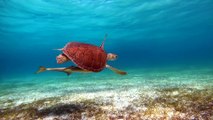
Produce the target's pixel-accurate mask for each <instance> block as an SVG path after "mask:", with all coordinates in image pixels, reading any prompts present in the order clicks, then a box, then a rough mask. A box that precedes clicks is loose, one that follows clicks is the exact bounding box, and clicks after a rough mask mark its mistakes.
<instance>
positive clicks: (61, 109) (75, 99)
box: [0, 69, 213, 120]
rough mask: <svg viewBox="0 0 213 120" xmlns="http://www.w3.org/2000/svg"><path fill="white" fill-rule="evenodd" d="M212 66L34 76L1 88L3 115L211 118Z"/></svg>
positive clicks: (97, 119) (37, 119)
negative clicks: (42, 79) (41, 79)
mask: <svg viewBox="0 0 213 120" xmlns="http://www.w3.org/2000/svg"><path fill="white" fill-rule="evenodd" d="M137 71H138V70H137ZM212 71H213V70H212V69H202V70H181V71H178V72H174V71H173V72H171V71H170V72H168V71H167V72H165V71H164V72H157V71H151V72H146V73H145V74H143V75H142V74H138V73H137V74H136V73H135V74H130V75H129V76H128V77H123V78H122V80H119V79H121V78H119V76H117V77H114V78H110V80H104V81H97V80H94V81H89V82H88V80H87V82H85V81H79V82H78V83H75V84H74V83H72V82H73V81H63V80H62V81H59V82H57V84H56V83H52V81H51V82H50V81H49V82H46V83H40V85H38V82H35V84H32V85H30V86H31V87H29V83H28V82H27V85H28V86H26V84H21V85H20V84H19V85H20V86H25V87H20V86H19V85H17V86H16V89H15V87H14V90H13V92H11V91H8V90H7V89H5V90H4V91H2V92H4V94H3V93H2V94H1V97H0V107H1V108H0V120H13V119H14V120H19V119H20V120H212V119H213V74H211V73H212ZM131 72H132V73H134V71H130V73H131ZM108 77H109V76H108ZM33 79H35V78H33ZM56 79H59V78H56ZM90 79H92V78H90ZM95 79H99V78H98V77H97V78H95ZM105 79H107V76H106V77H105ZM112 79H113V80H112ZM59 83H60V84H59ZM8 84H9V83H8ZM8 84H6V83H4V84H2V86H3V85H4V86H5V85H8ZM41 84H42V85H43V84H45V85H44V86H41ZM39 86H40V88H39ZM68 86H69V87H68ZM70 86H72V88H70ZM50 87H51V89H50ZM21 88H22V90H20V91H21V93H20V94H18V90H19V89H21ZM45 90H46V91H45ZM14 91H15V92H14Z"/></svg>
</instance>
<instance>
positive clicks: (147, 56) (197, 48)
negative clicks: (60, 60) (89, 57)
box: [0, 0, 213, 119]
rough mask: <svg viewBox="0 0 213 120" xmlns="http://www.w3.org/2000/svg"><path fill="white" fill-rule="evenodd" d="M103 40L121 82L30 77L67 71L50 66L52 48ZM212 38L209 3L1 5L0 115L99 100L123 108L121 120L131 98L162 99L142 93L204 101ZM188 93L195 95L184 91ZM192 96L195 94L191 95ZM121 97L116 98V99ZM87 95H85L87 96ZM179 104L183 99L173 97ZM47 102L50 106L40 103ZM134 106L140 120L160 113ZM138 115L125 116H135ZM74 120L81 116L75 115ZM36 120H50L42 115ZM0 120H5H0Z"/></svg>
mask: <svg viewBox="0 0 213 120" xmlns="http://www.w3.org/2000/svg"><path fill="white" fill-rule="evenodd" d="M105 34H108V37H107V39H106V43H105V47H104V48H105V50H106V52H108V53H115V54H117V55H118V59H117V60H115V61H112V62H108V64H110V65H111V66H113V67H115V68H119V69H121V70H124V71H126V72H127V73H128V74H127V75H126V76H120V75H116V74H114V73H113V72H111V71H110V70H104V71H102V72H100V73H89V74H81V73H74V74H72V75H70V76H66V74H64V73H60V72H44V73H41V74H34V73H35V71H37V70H38V67H39V66H45V67H67V66H70V65H74V64H73V63H71V62H68V63H66V64H60V65H59V64H57V63H56V56H57V55H58V54H60V51H56V50H53V49H58V48H62V47H64V45H65V44H66V43H68V42H73V41H78V42H84V43H89V44H94V45H96V46H100V45H101V43H102V41H103V39H104V36H105ZM212 34H213V1H212V0H193V1H182V0H149V1H141V0H126V1H123V0H114V1H113V0H84V1H82V0H51V1H48V0H1V1H0V45H1V47H0V86H1V87H0V95H1V96H0V113H1V114H4V115H6V113H7V114H8V111H7V110H8V109H9V110H14V107H19V108H20V109H21V108H22V107H21V106H19V105H23V104H27V105H28V104H29V106H31V103H32V104H33V105H34V104H35V102H36V101H38V100H43V101H45V102H44V103H45V105H46V104H48V105H47V106H46V107H47V108H48V107H51V106H54V105H55V104H56V103H57V104H58V103H64V104H65V103H66V104H68V103H69V104H70V102H71V103H73V101H79V99H80V101H81V100H82V99H83V100H91V99H92V100H93V99H96V98H97V97H100V96H101V97H100V98H101V100H99V102H100V101H105V102H103V104H104V105H105V106H107V105H108V104H105V103H106V101H108V102H109V103H110V104H113V105H114V107H115V109H113V110H115V111H116V110H117V111H122V110H123V109H124V108H125V110H123V111H126V113H128V112H129V111H128V110H127V109H126V108H128V107H129V106H130V105H131V104H129V103H131V102H132V101H134V100H136V101H137V100H138V99H137V98H135V96H140V97H139V98H144V99H142V100H141V101H143V102H144V101H145V98H147V96H149V98H150V99H149V100H150V101H151V100H154V99H155V98H157V97H156V96H160V95H161V92H162V91H161V92H159V91H157V92H156V91H152V92H151V93H149V92H150V91H151V90H154V89H155V90H156V89H157V90H158V89H163V88H166V87H169V90H170V88H175V89H174V90H173V89H172V90H171V91H172V92H171V94H172V95H173V94H174V95H176V94H179V93H184V94H187V95H189V96H190V95H191V96H196V95H198V93H199V92H200V91H201V93H202V95H203V94H206V93H205V92H203V91H202V90H203V89H207V88H208V89H207V91H208V90H209V91H208V94H206V96H204V97H201V98H200V101H202V100H204V99H205V98H209V96H208V95H209V94H210V93H212V92H213V84H212V83H213V82H212V81H213V79H212V78H213V76H212V73H213V36H212ZM180 88H181V89H180ZM189 88H190V90H191V89H192V91H193V92H192V93H195V94H196V95H195V94H192V93H191V92H189V91H190V90H189ZM141 90H142V91H143V92H144V96H143V95H142V97H141V92H138V91H141ZM181 90H183V91H181ZM184 90H185V91H184ZM187 90H189V91H187ZM197 90H200V91H199V92H198V93H197ZM125 91H126V93H125ZM148 91H149V92H148ZM120 92H121V95H119V94H118V93H120ZM158 92H159V94H158ZM166 92H168V91H166ZM87 93H89V96H86V95H87ZM107 93H109V95H107ZM133 93H134V94H133ZM136 93H137V94H136ZM90 94H91V95H90ZM103 94H104V95H106V96H102V95H103ZM20 95H21V96H20ZM125 95H127V96H128V97H126V96H125ZM132 95H133V96H132ZM134 95H135V96H134ZM181 95H182V94H181ZM199 95H201V94H199ZM202 95H201V96H202ZM112 96H114V97H113V100H112V99H111V98H112ZM150 96H151V97H150ZM161 96H162V95H161ZM119 98H121V99H122V100H121V99H119ZM178 98H179V99H180V101H181V100H184V98H182V97H180V96H178ZM46 99H48V100H49V99H51V100H49V102H47V101H48V100H46ZM58 99H60V100H58ZM168 99H169V98H168ZM149 100H147V101H149ZM187 100H188V99H187ZM190 100H191V99H190ZM52 101H54V102H52ZM55 101H57V102H55ZM67 101H69V102H67ZM112 101H114V102H112ZM116 101H117V102H116ZM138 101H139V100H138ZM138 101H137V103H140V105H139V106H134V105H133V106H134V108H142V107H143V109H142V110H141V109H140V110H141V111H142V112H141V111H140V110H139V111H140V112H139V113H140V115H141V114H142V115H144V114H145V112H146V110H149V111H158V110H159V111H162V110H160V109H158V110H153V109H154V108H156V109H157V108H159V106H155V107H152V109H151V108H150V109H149V108H147V106H146V105H145V104H142V102H138ZM46 102H47V103H46ZM95 102H96V105H97V104H98V103H97V101H95ZM111 102H112V103H111ZM193 102H196V101H193ZM208 102H209V103H203V105H207V106H210V105H212V103H213V98H212V97H211V96H210V98H209V101H208ZM74 103H75V102H74ZM120 103H124V105H123V106H122V105H120ZM210 103H211V104H210ZM147 104H148V105H149V103H147ZM165 104H166V103H165ZM179 104H180V105H182V103H179ZM36 105H37V103H36ZM36 105H34V106H36ZM42 105H43V103H42ZM42 105H40V104H39V105H38V106H39V107H41V106H42ZM92 105H93V104H92ZM113 105H112V106H113ZM125 105H126V106H125ZM166 105H167V104H166ZM190 105H191V104H190ZM160 106H161V105H160ZM168 106H169V105H168ZM168 106H167V107H168ZM188 107H189V106H188ZM24 108H25V107H24ZM29 108H31V107H29ZM41 108H43V107H41ZM41 108H39V110H40V109H41ZM53 108H54V107H53ZM62 108H63V107H61V109H62ZM65 108H66V107H65ZM163 108H165V106H164V107H163ZM107 109H108V110H110V111H112V110H111V109H110V108H107ZM121 109H122V110H121ZM132 109H133V108H132ZM45 110H46V111H44V113H45V112H49V113H52V112H51V110H52V111H53V113H54V115H55V117H56V118H57V117H59V119H62V118H60V117H61V116H60V115H61V114H55V113H57V111H54V109H45ZM102 110H103V111H104V110H105V108H103V109H102ZM134 110H136V109H134ZM137 110H138V109H137ZM137 110H136V111H131V112H133V113H134V112H135V113H137V112H138V111H137ZM163 110H164V111H166V112H167V113H168V116H166V117H168V118H173V119H175V117H174V116H175V115H176V114H177V116H179V118H181V117H180V116H181V115H182V114H184V115H185V116H184V115H182V117H183V118H184V117H185V118H190V117H192V116H194V117H195V118H196V115H195V113H199V112H197V111H194V112H191V113H187V112H184V111H178V110H177V109H176V108H175V110H176V111H174V110H171V109H169V108H165V109H163ZM167 110H168V111H169V112H168V111H167ZM205 110H206V111H207V112H206V111H205V112H206V113H205V115H206V117H204V116H201V118H203V119H205V118H210V117H212V114H210V112H209V111H208V110H209V109H207V108H206V109H205ZM20 111H21V110H20ZM20 111H14V114H15V117H14V118H13V119H15V118H18V117H20V116H18V115H17V113H21V112H20ZM171 112H172V113H171ZM177 112H179V113H177ZM118 113H119V112H118ZM139 113H138V114H139ZM149 113H150V114H154V118H161V117H162V116H160V117H159V116H158V114H160V113H158V112H156V113H152V112H149ZM170 113H171V114H170ZM79 114H80V115H82V112H79ZM112 114H114V113H109V115H112ZM119 114H122V115H123V114H124V113H122V112H121V113H119ZM147 114H148V113H147ZM179 114H180V115H179ZM23 115H24V116H21V117H23V118H25V117H26V118H25V119H29V118H30V117H34V116H30V117H29V115H28V114H24V113H23ZM39 115H40V114H39ZM39 115H37V117H38V116H39ZM116 115H117V114H116ZM116 115H115V116H116ZM8 116H10V115H8ZM11 116H12V115H11ZM40 116H41V118H45V117H50V116H48V115H44V114H41V115H40ZM106 116H108V115H105V116H102V117H103V118H101V117H100V118H98V117H97V116H96V119H97V118H98V119H105V118H106ZM112 116H113V115H112ZM123 116H125V115H123ZM171 116H173V117H171ZM0 117H2V118H5V119H9V118H8V117H5V116H3V115H2V116H1V115H0ZM53 117H54V116H53ZM82 117H83V116H81V118H82ZM197 117H198V116H197ZM34 118H35V117H34ZM38 118H40V117H38ZM68 118H69V117H68ZM147 118H150V116H147ZM147 118H146V117H144V118H143V119H147ZM154 118H151V119H154ZM69 119H70V118H69ZM82 119H83V118H82ZM141 119H142V118H141ZM191 119H193V118H191Z"/></svg>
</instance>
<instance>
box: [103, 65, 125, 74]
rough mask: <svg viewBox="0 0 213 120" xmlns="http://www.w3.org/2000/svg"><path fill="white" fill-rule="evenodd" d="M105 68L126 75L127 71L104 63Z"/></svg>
mask: <svg viewBox="0 0 213 120" xmlns="http://www.w3.org/2000/svg"><path fill="white" fill-rule="evenodd" d="M106 68H108V69H110V70H112V71H113V72H115V73H117V74H120V75H126V74H127V72H124V71H121V70H118V69H116V68H114V67H112V66H110V65H106Z"/></svg>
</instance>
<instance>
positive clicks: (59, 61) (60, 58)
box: [56, 54, 69, 64]
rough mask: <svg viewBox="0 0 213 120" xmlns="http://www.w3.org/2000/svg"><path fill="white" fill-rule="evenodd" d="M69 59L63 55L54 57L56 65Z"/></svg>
mask: <svg viewBox="0 0 213 120" xmlns="http://www.w3.org/2000/svg"><path fill="white" fill-rule="evenodd" d="M68 60H69V59H68V58H67V57H66V56H65V55H64V54H60V55H58V56H57V57H56V61H57V63H58V64H62V63H64V62H66V61H68Z"/></svg>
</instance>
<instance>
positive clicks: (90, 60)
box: [40, 35, 126, 75]
mask: <svg viewBox="0 0 213 120" xmlns="http://www.w3.org/2000/svg"><path fill="white" fill-rule="evenodd" d="M106 37H107V35H106V36H105V38H104V40H103V42H102V44H101V46H100V47H98V46H95V45H91V44H87V43H80V42H69V43H67V44H66V45H65V47H64V48H62V49H58V50H60V51H62V54H59V55H58V56H57V57H56V60H57V63H58V64H62V63H64V62H67V61H70V60H71V61H72V62H74V63H75V64H76V65H77V67H73V66H71V67H67V68H64V69H63V68H60V71H63V72H66V73H67V74H70V73H71V72H100V71H102V70H103V69H104V68H105V67H106V68H109V69H110V70H112V71H114V72H115V73H118V74H121V75H125V74H126V72H123V71H121V70H118V69H116V68H113V67H111V66H110V65H107V61H108V60H115V59H116V58H117V55H115V54H113V53H108V54H107V53H106V52H105V50H104V42H105V40H106ZM41 68H43V71H44V70H55V71H59V70H57V68H48V69H45V68H44V67H41ZM41 68H40V69H41ZM65 70H66V71H65ZM41 72H42V71H41Z"/></svg>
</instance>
